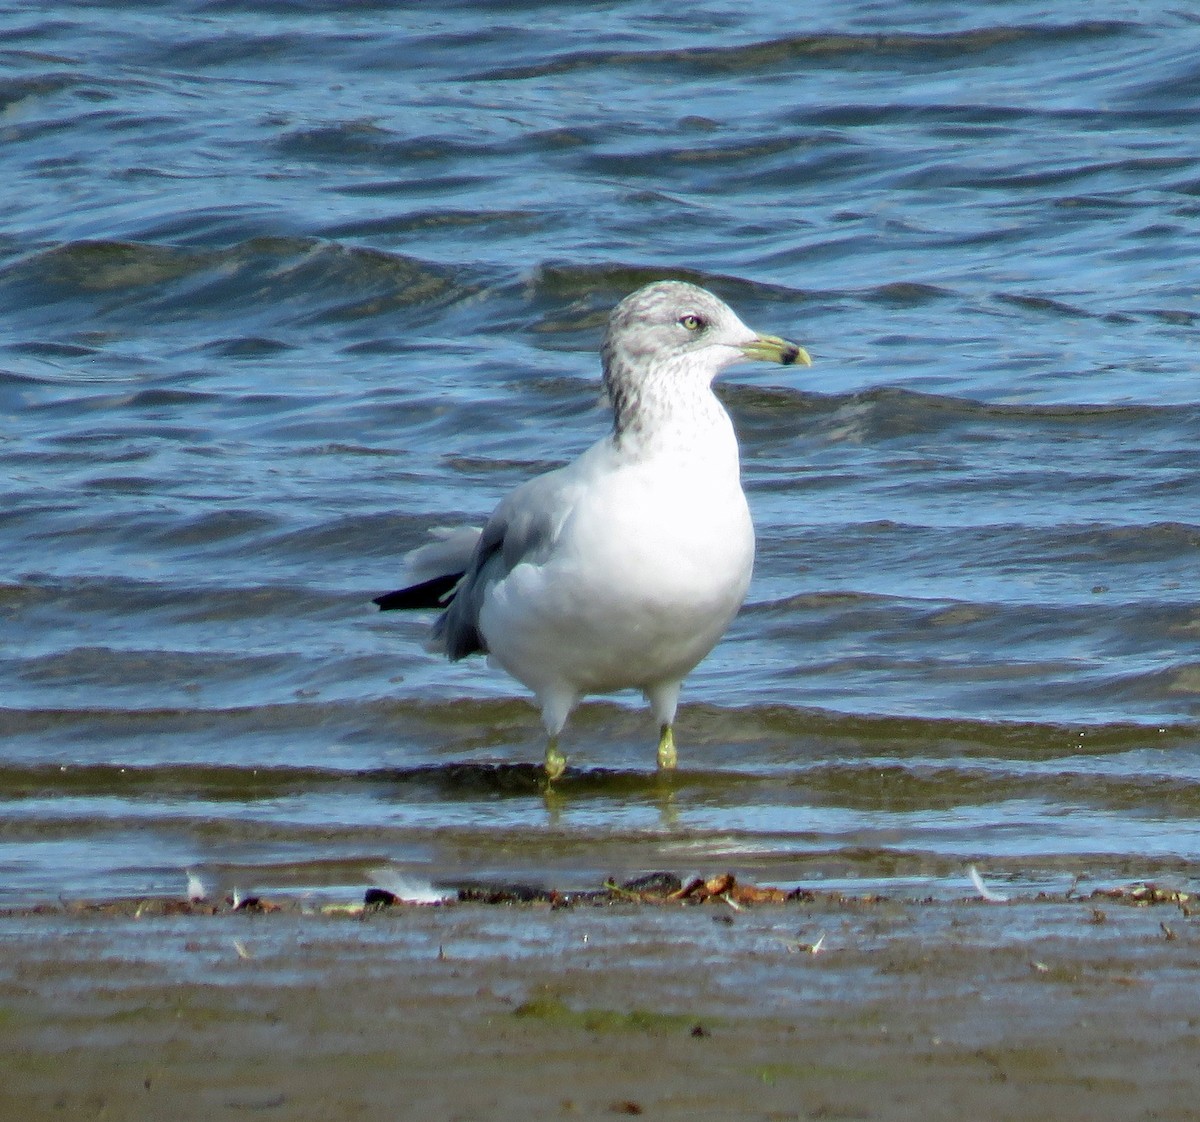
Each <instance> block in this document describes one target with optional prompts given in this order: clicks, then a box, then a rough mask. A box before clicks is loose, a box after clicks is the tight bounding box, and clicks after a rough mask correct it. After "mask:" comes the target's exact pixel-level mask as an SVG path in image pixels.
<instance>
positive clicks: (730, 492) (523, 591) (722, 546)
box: [480, 463, 754, 695]
mask: <svg viewBox="0 0 1200 1122" xmlns="http://www.w3.org/2000/svg"><path fill="white" fill-rule="evenodd" d="M753 562H754V530H753V526H752V524H751V521H750V512H749V510H748V508H747V506H746V500H745V496H744V495H743V494H742V491H741V487H740V484H739V483H738V480H737V472H736V463H735V465H734V468H733V470H732V471H728V470H726V471H723V472H717V471H711V472H706V471H703V470H702V471H699V472H697V471H694V470H692V471H677V472H664V471H663V470H662V467H661V465H659V466H658V467H657V468H656V470H654V471H648V470H644V469H639V468H637V467H631V468H629V469H627V470H623V471H619V472H616V473H613V474H612V475H611V476H610V477H606V478H604V479H603V480H600V481H596V480H593V481H591V483H590V485H589V488H588V491H587V495H586V498H585V499H583V500H581V501H580V502H579V503H577V505H576V507H575V508H574V509H573V511H572V513H571V515H570V517H569V518H568V519H567V521H566V523H565V524H564V526H563V529H562V532H561V534H560V536H559V538H558V540H557V541H556V543H555V545H554V548H553V550H552V552H551V554H550V556H549V557H548V558H547V559H546V560H545V561H544V562H543V563H540V564H539V563H523V564H519V565H517V566H516V567H515V568H514V569H513V570H512V572H511V573H509V574H508V576H506V577H505V578H504V579H503V580H501V581H499V582H498V583H497V584H496V585H494V586H493V587H492V588H491V589H490V590H489V593H488V595H487V597H486V599H485V603H484V605H483V609H482V611H481V613H480V625H481V629H482V631H483V634H484V637H485V639H486V641H487V644H488V648H489V651H490V653H491V657H492V658H493V660H494V661H496V662H497V663H499V664H500V665H501V666H502V667H503V668H504V669H505V670H507V671H508V673H510V674H512V675H513V677H515V678H517V679H518V680H520V681H522V682H524V683H525V684H526V685H527V686H529V687H530V688H531V689H534V690H535V691H537V690H540V689H541V688H543V687H546V686H559V685H563V686H567V687H570V689H571V690H572V691H573V692H575V693H577V694H580V695H582V694H588V693H606V692H609V691H612V690H618V689H624V688H628V687H636V688H641V689H644V688H647V687H649V686H652V685H655V684H657V683H660V682H670V681H679V680H681V679H682V678H683V677H684V676H685V675H686V674H687V673H688V672H689V671H690V670H691V669H692V668H693V667H694V666H695V665H696V664H697V663H698V662H699V661H700V660H701V659H702V658H704V656H705V655H707V654H708V652H709V651H710V650H711V649H712V648H713V646H714V645H715V644H716V642H717V640H718V639H719V638H720V637H721V635H722V634H723V633H724V631H725V629H726V628H727V627H728V625H729V622H730V621H731V620H732V618H733V616H734V615H735V614H736V612H737V610H738V608H739V607H740V606H741V603H742V601H743V599H744V598H745V595H746V590H747V588H748V586H749V582H750V574H751V569H752V568H753Z"/></svg>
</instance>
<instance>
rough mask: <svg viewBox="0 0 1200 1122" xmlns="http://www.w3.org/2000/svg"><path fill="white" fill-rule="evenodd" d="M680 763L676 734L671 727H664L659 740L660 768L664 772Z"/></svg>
mask: <svg viewBox="0 0 1200 1122" xmlns="http://www.w3.org/2000/svg"><path fill="white" fill-rule="evenodd" d="M678 761H679V755H678V753H677V752H676V751H675V733H674V731H673V730H672V728H671V726H670V725H663V727H662V730H661V735H660V736H659V738H658V766H659V767H660V768H662V769H663V770H664V771H666V770H670V769H671V768H673V767H674V766H675V764H676V763H677V762H678Z"/></svg>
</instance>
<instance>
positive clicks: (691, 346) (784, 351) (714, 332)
mask: <svg viewBox="0 0 1200 1122" xmlns="http://www.w3.org/2000/svg"><path fill="white" fill-rule="evenodd" d="M600 353H601V355H602V356H603V360H604V368H605V378H606V380H610V381H611V380H612V379H613V378H614V376H616V375H617V372H618V371H620V376H621V377H622V380H623V381H630V380H632V381H635V382H636V381H637V380H638V375H639V373H640V374H642V375H643V376H645V377H651V376H653V375H655V374H663V373H667V372H670V371H675V372H677V373H678V374H679V375H680V376H681V377H683V376H684V375H685V372H686V376H687V377H689V379H690V378H700V379H702V380H703V381H704V383H705V384H706V385H707V384H708V383H709V382H711V381H712V379H713V378H715V377H716V376H717V374H719V373H720V372H721V371H722V370H724V369H725V367H727V366H732V365H733V364H734V363H735V362H744V361H746V360H747V359H758V360H761V361H765V362H779V363H782V364H783V365H785V366H787V365H791V364H792V363H797V362H798V363H800V364H802V365H804V366H811V365H812V360H811V359H810V358H809V357H808V352H807V351H806V350H805V349H804V348H803V347H800V346H797V345H796V344H795V343H789V342H787V340H785V339H779V338H777V337H776V336H774V335H759V334H758V333H757V332H754V331H751V330H750V328H748V327H747V326H746V325H745V324H744V323H742V321H741V320H740V319H739V318H738V316H737V313H736V312H735V311H734V310H733V309H732V308H731V307H730V306H729V305H728V304H726V303H725V301H724V300H721V299H719V298H718V297H716V296H714V295H713V294H712V293H711V292H709V291H708V290H707V289H704V288H700V287H698V286H697V285H694V284H688V283H686V282H685V281H658V282H656V283H655V284H648V285H646V286H645V287H644V288H639V289H638V290H637V291H636V292H633V293H631V294H630V295H628V296H626V297H625V299H624V300H622V301H621V302H620V303H619V304H618V305H617V306H616V307H615V308H614V309H613V310H612V314H611V315H610V316H609V320H608V330H607V331H606V332H605V335H604V342H603V344H602V346H601V351H600Z"/></svg>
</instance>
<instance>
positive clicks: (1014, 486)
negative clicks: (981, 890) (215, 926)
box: [0, 0, 1200, 900]
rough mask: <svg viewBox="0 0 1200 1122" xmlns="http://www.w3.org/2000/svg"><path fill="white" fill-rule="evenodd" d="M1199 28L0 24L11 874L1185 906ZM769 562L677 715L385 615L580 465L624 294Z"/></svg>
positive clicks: (5, 857) (243, 14)
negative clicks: (706, 420)
mask: <svg viewBox="0 0 1200 1122" xmlns="http://www.w3.org/2000/svg"><path fill="white" fill-rule="evenodd" d="M1198 112H1200V17H1197V16H1194V15H1192V14H1191V13H1190V11H1189V10H1188V9H1186V7H1180V6H1178V5H1176V6H1171V5H1166V4H1153V3H1124V4H1121V3H1117V4H1112V5H1106V6H1105V7H1104V8H1103V9H1102V10H1101V9H1095V8H1093V7H1090V6H1085V5H1078V4H1069V3H1065V2H1060V3H1050V4H1045V3H1043V4H1033V3H1023V2H1012V3H1005V4H1002V5H971V6H966V7H964V6H962V5H944V4H938V3H917V2H916V0H911V2H903V0H902V2H899V3H895V4H890V5H886V6H885V5H877V4H872V3H866V2H862V3H850V4H837V5H834V4H827V5H821V4H815V5H812V4H810V5H805V6H803V9H802V10H801V9H797V8H796V6H794V5H789V4H783V3H763V4H758V5H754V6H752V8H750V9H749V10H743V7H742V6H731V5H725V4H720V3H715V2H703V3H700V4H698V5H693V6H690V7H688V8H687V9H679V8H677V7H672V6H668V5H661V4H654V3H624V2H617V0H614V2H610V3H603V4H578V5H562V4H556V5H549V4H539V3H532V2H530V3H515V2H514V3H505V4H501V3H497V4H490V5H483V6H480V5H466V4H462V5H456V4H449V5H440V6H438V7H437V9H436V10H431V9H425V8H420V9H417V10H415V11H410V10H407V9H396V8H393V7H392V6H390V5H385V4H374V5H372V4H356V5H353V6H346V5H341V4H336V3H324V4H323V3H317V2H312V3H297V4H289V3H272V2H268V0H260V2H253V0H246V2H242V3H201V2H193V3H175V4H162V5H158V6H150V5H142V4H136V3H116V2H114V3H108V4H71V3H58V4H54V3H51V4H40V5H37V6H36V7H34V6H30V5H11V4H10V5H6V6H5V5H0V171H2V172H3V178H4V183H5V192H4V199H3V202H2V204H0V324H2V326H3V330H2V332H0V422H2V429H0V434H2V435H0V488H2V489H3V492H2V494H3V500H2V502H0V900H10V899H27V898H41V897H44V896H53V895H56V894H58V893H60V892H61V893H66V894H79V893H84V894H106V893H116V892H150V891H154V892H157V891H177V890H181V886H182V883H183V872H182V870H184V869H185V868H193V869H198V870H201V871H203V872H204V873H205V875H206V876H207V877H209V878H210V879H213V880H215V881H219V882H223V883H237V884H238V885H239V886H240V887H241V888H242V889H243V890H247V889H250V888H253V887H258V888H264V889H267V888H272V889H282V888H289V889H291V888H294V889H295V890H297V891H308V890H313V891H321V890H325V889H337V890H338V891H341V890H342V889H343V888H345V887H346V886H349V885H358V884H360V883H365V881H366V880H367V879H368V876H369V873H370V870H371V869H373V868H375V867H376V866H378V865H379V864H380V863H381V862H390V863H392V864H393V865H394V866H396V867H399V868H401V869H402V870H403V871H404V872H405V873H406V874H412V875H416V876H419V877H426V878H428V879H431V880H436V881H450V880H453V879H454V878H456V877H477V876H480V875H483V876H489V875H495V876H513V875H520V876H524V877H533V878H542V879H548V880H551V881H554V882H555V883H558V884H560V885H574V884H577V883H589V882H591V881H593V880H594V879H595V878H596V877H599V876H603V875H607V874H609V873H615V872H622V871H629V872H642V871H646V870H647V869H651V868H659V867H665V868H673V869H676V870H677V871H685V872H686V871H692V870H696V871H700V872H705V873H711V872H712V871H714V869H723V868H731V869H735V870H737V871H740V872H743V873H745V874H746V875H752V876H754V877H757V878H758V879H764V880H773V881H775V882H779V883H807V882H810V881H821V880H825V881H828V880H838V881H839V882H840V881H843V880H846V879H851V880H855V879H857V880H862V881H864V882H871V883H872V884H874V883H883V884H885V885H886V884H889V883H890V884H893V885H895V884H898V883H903V884H910V883H913V882H917V883H920V884H922V885H924V884H941V883H944V884H950V883H958V881H959V880H960V879H961V875H962V870H963V868H964V867H965V866H966V865H967V864H970V863H978V864H980V865H981V866H983V867H985V868H987V869H988V870H989V871H990V872H991V873H992V875H994V876H997V877H1006V878H1008V879H1010V880H1012V881H1014V882H1016V883H1025V884H1043V883H1050V882H1055V883H1056V882H1057V881H1058V880H1063V881H1065V882H1068V883H1069V881H1070V879H1071V878H1073V877H1075V876H1076V875H1082V876H1095V877H1122V876H1161V875H1167V874H1170V875H1183V874H1185V873H1186V872H1187V870H1188V869H1189V867H1190V865H1191V863H1192V862H1193V861H1195V860H1196V859H1197V858H1198V857H1200V837H1198V835H1197V830H1196V828H1195V821H1196V813H1197V810H1198V809H1200V754H1198V753H1200V601H1198V599H1197V592H1196V589H1197V587H1198V586H1200V580H1198V578H1200V468H1198V467H1197V464H1198V463H1200V455H1198V453H1200V390H1198V389H1197V385H1198V382H1197V374H1198V372H1200V368H1198V363H1197V358H1196V355H1197V321H1198V319H1200V299H1198V296H1200V284H1198V283H1197V280H1196V276H1197V272H1196V268H1195V256H1196V249H1195V247H1196V246H1197V245H1198V244H1200V242H1198V240H1197V234H1198V233H1200V150H1198V147H1197V142H1196V138H1197V132H1196V126H1195V122H1196V120H1197V119H1198V117H1197V114H1198ZM663 276H675V277H682V278H685V279H690V280H694V281H697V282H699V283H702V284H704V285H706V286H708V287H711V288H712V289H714V290H715V291H717V292H718V293H720V294H721V295H722V296H723V297H725V298H726V299H727V300H729V301H730V303H731V304H733V306H734V307H735V308H736V309H737V311H738V312H739V313H740V314H741V316H742V317H743V319H745V320H746V321H747V322H748V323H750V324H752V325H754V326H755V327H757V328H758V329H760V330H764V331H769V332H771V333H775V334H781V335H785V336H788V337H790V338H794V339H796V340H797V341H799V342H801V343H803V344H804V345H805V346H806V347H807V348H808V349H809V350H810V351H811V353H812V355H813V357H814V360H815V365H814V366H813V368H812V369H811V370H793V369H790V368H789V369H768V368H766V367H743V368H739V369H738V370H736V371H733V372H731V374H730V375H729V376H728V377H727V378H726V379H725V380H724V384H723V387H722V389H721V392H722V395H723V397H724V399H725V401H726V403H727V405H728V407H729V409H730V412H731V413H732V415H733V417H734V420H735V424H736V426H737V428H738V431H739V434H740V437H741V442H742V449H743V460H744V476H745V482H746V487H747V491H748V493H749V496H750V502H751V506H752V509H753V512H754V516H755V521H756V525H757V529H758V536H759V550H758V566H757V569H756V573H755V579H754V583H753V586H752V588H751V592H750V597H749V601H748V603H747V606H746V608H745V610H744V611H743V613H742V615H741V616H740V617H739V618H738V620H737V621H736V623H735V624H734V626H733V628H732V630H731V632H730V634H729V636H728V637H727V638H726V640H725V641H724V642H723V643H722V644H721V645H720V646H719V647H718V648H717V650H716V651H715V652H714V654H713V655H712V656H711V657H710V658H709V659H708V660H707V661H706V662H705V663H704V664H703V665H702V666H701V667H700V668H699V669H698V670H697V671H696V673H695V674H694V675H693V676H692V678H691V679H690V680H689V683H688V686H687V688H686V689H685V692H684V706H683V709H682V711H681V717H680V725H679V730H678V731H679V743H680V752H681V764H682V770H681V774H680V775H679V776H678V777H677V778H676V779H675V780H674V781H673V782H670V783H666V782H663V781H659V780H658V779H656V777H655V776H654V774H653V743H654V730H653V728H652V727H651V722H650V720H649V718H648V717H647V716H646V715H645V714H644V713H643V712H642V711H641V710H640V708H639V705H638V699H636V698H634V697H628V698H625V697H619V698H616V699H612V700H599V701H596V702H592V703H589V704H588V705H585V706H584V707H583V709H581V710H580V711H579V713H578V714H577V716H576V718H575V720H574V721H573V723H572V725H571V727H570V730H569V734H568V739H567V742H566V745H565V746H566V748H567V750H568V752H569V754H570V756H571V759H572V763H573V765H574V769H573V770H572V772H571V773H569V775H568V777H567V780H566V782H565V783H564V784H563V785H562V788H561V791H560V793H559V794H558V795H557V796H555V797H554V798H552V799H549V800H547V799H545V798H544V797H543V795H542V793H541V792H540V791H539V789H538V785H537V782H536V775H537V772H536V767H535V766H534V765H535V764H536V762H537V761H538V760H539V759H540V757H541V752H542V743H541V732H540V724H539V722H538V720H537V715H536V711H535V710H534V709H533V708H532V707H531V706H530V705H529V703H528V701H527V700H526V699H525V698H524V697H523V695H522V691H521V689H520V687H518V686H516V685H515V684H514V683H512V682H511V681H509V680H508V679H506V678H504V677H503V676H502V675H500V674H498V673H497V672H494V671H490V670H488V669H487V667H486V666H484V665H483V664H482V663H481V662H478V661H472V662H469V663H463V664H458V665H454V666H451V665H448V664H445V663H441V662H439V661H437V660H435V659H433V658H432V657H431V656H429V655H428V654H426V653H425V652H424V650H423V649H422V647H421V638H422V635H423V632H424V629H425V627H426V626H427V623H428V620H427V619H420V618H414V617H407V618H399V619H397V618H395V616H380V615H378V614H376V613H375V612H374V610H373V609H372V607H371V605H370V599H371V597H372V596H373V595H375V594H377V593H379V592H381V591H384V590H386V589H388V588H391V587H393V586H394V585H395V583H396V580H397V577H398V575H399V568H400V558H401V557H402V555H403V553H404V551H405V550H407V549H409V548H412V547H413V546H415V545H418V544H420V543H421V542H422V541H423V540H424V537H425V534H426V531H427V530H428V528H429V527H431V526H436V525H441V524H453V523H457V522H461V521H464V520H468V521H469V520H478V519H479V518H480V517H482V516H485V515H486V513H487V512H488V511H489V510H490V509H491V508H492V506H493V505H494V504H495V503H496V502H497V501H498V500H499V498H500V497H502V496H503V495H504V494H505V493H506V492H507V491H508V490H509V489H511V488H512V487H513V486H514V485H516V484H517V483H519V482H520V481H522V480H524V479H525V478H528V476H529V475H531V474H533V473H535V472H538V471H541V470H545V469H547V468H550V467H553V466H557V465H559V464H561V463H563V462H565V461H566V460H568V459H569V458H571V457H572V456H574V455H575V454H576V453H578V452H579V451H580V450H581V449H582V448H584V447H585V446H586V445H587V444H589V443H590V442H591V441H592V440H594V439H595V438H596V437H597V436H599V435H600V434H601V433H602V432H603V431H604V430H605V428H606V426H607V419H606V415H605V413H604V410H603V408H602V406H601V405H600V404H599V402H598V385H597V377H598V363H597V358H596V355H595V349H596V346H597V343H598V340H599V335H600V331H601V329H602V325H603V321H604V316H605V314H606V312H607V310H608V308H610V307H611V306H612V305H613V304H614V303H615V302H616V301H617V300H618V299H619V298H620V297H621V296H623V295H624V294H626V293H627V292H629V291H630V290H632V289H633V288H635V287H637V286H638V285H639V284H641V283H643V282H645V281H647V280H650V279H655V278H658V277H663Z"/></svg>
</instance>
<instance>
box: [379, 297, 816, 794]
mask: <svg viewBox="0 0 1200 1122" xmlns="http://www.w3.org/2000/svg"><path fill="white" fill-rule="evenodd" d="M600 357H601V364H602V370H603V385H604V389H605V391H606V394H607V397H608V400H609V402H610V404H611V405H612V411H613V424H612V431H611V432H610V433H609V434H608V435H607V436H604V437H603V438H602V439H600V440H599V441H597V442H596V443H595V444H593V445H592V446H591V447H590V448H589V449H587V451H585V452H584V453H583V454H582V455H580V456H579V458H578V459H576V460H574V461H573V462H571V463H569V464H567V465H566V466H565V467H562V468H559V469H557V470H555V471H550V472H547V473H546V474H544V475H539V476H537V477H535V478H533V479H530V480H528V481H527V482H525V483H523V484H522V485H521V486H519V487H518V488H517V489H516V490H515V491H513V492H512V493H511V494H509V495H508V496H507V498H505V499H504V500H503V501H502V502H501V503H500V505H499V506H497V507H496V509H495V511H494V512H493V513H492V515H491V517H490V518H489V519H488V520H487V523H486V524H485V525H484V527H483V528H482V529H479V528H478V527H474V526H460V527H456V528H446V527H440V528H437V529H435V530H433V531H431V535H432V536H433V538H434V539H435V540H433V541H431V542H429V543H427V544H425V545H423V546H421V547H419V548H417V549H415V550H413V551H412V552H411V553H409V554H408V555H407V556H406V558H405V569H404V572H405V576H406V577H407V578H408V581H409V583H408V584H407V585H406V586H405V587H404V588H401V589H399V590H397V591H395V592H389V593H387V594H386V595H383V596H380V597H378V598H376V599H375V600H374V601H373V602H374V603H375V604H378V605H379V607H380V609H381V610H383V611H390V610H393V609H401V608H406V609H407V608H438V609H440V610H441V614H440V615H439V616H438V617H437V619H436V621H435V622H434V624H433V628H432V631H431V633H430V640H429V644H428V646H429V649H430V650H431V651H434V652H436V653H441V654H444V655H446V656H447V657H448V658H449V659H451V660H452V661H457V660H458V659H461V658H466V657H467V656H468V655H472V654H477V653H479V654H485V655H487V657H488V661H489V663H490V664H491V665H494V666H497V667H499V668H500V669H502V670H504V671H506V672H507V673H508V674H510V675H511V676H512V677H513V678H515V679H516V680H517V681H518V682H521V683H522V684H523V685H525V686H526V687H527V688H528V689H530V690H531V691H532V692H533V694H534V696H535V698H536V699H537V703H538V706H539V707H540V709H541V714H542V723H543V724H544V726H545V729H546V735H547V737H548V741H547V745H546V757H545V772H546V777H547V779H548V781H550V782H553V781H554V780H556V779H558V778H559V777H560V776H561V775H562V774H563V772H564V770H565V769H566V765H567V761H566V757H565V756H564V755H563V754H562V752H561V750H560V749H559V743H558V741H559V735H560V733H561V732H562V730H563V726H564V725H565V724H566V721H567V718H568V717H569V716H570V714H571V711H572V710H573V709H574V708H575V706H576V705H578V704H579V702H580V700H581V699H582V698H583V697H585V696H588V695H590V694H605V693H612V692H615V691H617V690H624V689H636V690H640V691H641V692H642V694H643V695H644V696H645V698H646V700H647V701H648V702H649V704H650V707H651V710H652V711H653V714H654V718H655V720H656V721H657V722H658V727H659V742H658V766H659V768H660V769H664V770H665V769H670V768H674V767H675V766H676V763H677V758H678V757H677V752H676V748H675V736H674V722H675V710H676V706H677V705H678V702H679V691H680V689H681V687H682V686H683V681H684V679H685V678H686V677H687V675H688V674H689V673H690V672H691V671H692V670H693V669H694V668H695V667H696V666H697V664H698V663H699V662H700V661H701V660H702V659H703V658H704V657H705V656H706V655H707V654H708V653H709V651H711V650H712V649H713V647H714V646H715V645H716V643H717V640H718V639H720V637H721V636H722V635H723V634H724V633H725V629H726V628H727V627H728V626H729V623H730V621H731V620H732V619H733V617H734V616H735V615H736V614H737V611H738V609H739V608H740V607H741V605H742V601H743V600H744V599H745V596H746V591H747V589H748V588H749V585H750V574H751V571H752V569H753V567H754V526H753V523H752V522H751V520H750V510H749V507H748V506H747V505H746V496H745V494H744V493H743V491H742V484H741V478H740V465H739V461H738V444H737V437H736V436H735V435H734V431H733V424H732V422H731V421H730V419H729V414H728V413H726V412H725V409H724V407H723V406H722V405H721V403H720V401H719V400H718V399H717V397H716V395H715V394H714V393H713V391H712V382H713V379H714V378H715V377H716V376H717V375H718V374H719V373H720V372H721V371H722V370H724V369H725V368H726V367H728V366H732V365H733V364H734V363H738V362H743V361H746V360H750V359H754V360H760V361H768V362H778V363H782V364H783V365H785V366H786V365H791V364H794V363H801V364H803V365H804V366H811V365H812V360H811V359H810V358H809V356H808V352H807V351H805V349H804V348H803V347H800V346H797V345H796V344H795V343H789V342H787V341H786V340H784V339H780V338H777V337H775V336H773V335H759V334H757V333H756V332H754V331H752V330H751V329H750V328H748V327H747V326H746V325H745V324H744V323H742V321H741V320H740V319H739V318H738V316H737V315H736V313H735V312H734V311H733V309H731V308H730V307H729V306H728V305H727V304H726V303H725V302H724V301H722V300H720V299H719V298H718V297H716V296H714V295H713V294H712V293H711V292H709V291H707V290H706V289H703V288H699V287H697V286H696V285H693V284H687V283H685V282H682V281H660V282H657V283H655V284H649V285H646V286H645V287H644V288H640V289H638V290H637V291H636V292H633V293H632V294H630V295H629V296H626V297H625V299H623V300H622V301H621V302H620V303H619V304H618V305H617V306H616V307H615V308H614V309H613V311H612V312H611V314H610V316H609V320H608V326H607V329H606V331H605V334H604V339H603V342H602V344H601V347H600Z"/></svg>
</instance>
